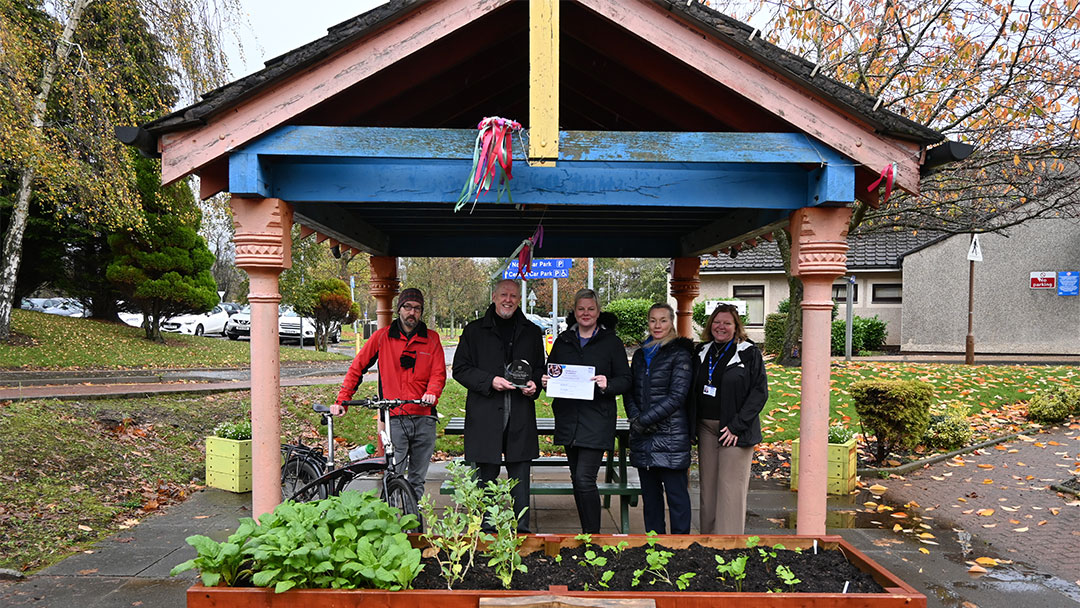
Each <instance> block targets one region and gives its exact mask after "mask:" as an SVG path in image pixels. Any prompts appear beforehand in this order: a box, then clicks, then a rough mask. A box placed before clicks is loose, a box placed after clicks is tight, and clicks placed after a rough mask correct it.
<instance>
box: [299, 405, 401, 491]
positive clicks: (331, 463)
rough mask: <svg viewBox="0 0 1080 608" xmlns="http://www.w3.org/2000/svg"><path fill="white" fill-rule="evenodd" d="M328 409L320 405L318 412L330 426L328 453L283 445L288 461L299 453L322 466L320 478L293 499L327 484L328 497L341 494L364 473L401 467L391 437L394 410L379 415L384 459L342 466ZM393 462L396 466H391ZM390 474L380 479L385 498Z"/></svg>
mask: <svg viewBox="0 0 1080 608" xmlns="http://www.w3.org/2000/svg"><path fill="white" fill-rule="evenodd" d="M323 407H325V406H316V410H315V411H317V412H319V413H320V414H321V415H322V419H323V422H324V423H325V424H326V451H325V453H324V454H320V453H319V452H320V450H319V449H318V448H313V447H309V446H304V445H288V446H283V449H286V450H287V451H288V453H287V454H286V458H288V457H289V456H290V455H292V454H296V453H299V457H301V458H306V459H310V460H312V461H313V463H318V467H319V470H321V471H322V474H321V475H319V477H318V478H317V479H314V480H312V481H311V482H310V483H308V484H307V485H305V486H303V487H301V488H300V489H298V490H296V491H295V492H293V497H295V496H298V495H301V494H304V493H305V492H307V491H309V490H311V489H312V488H315V487H318V486H320V485H325V486H326V488H327V496H336V495H337V494H340V493H341V492H342V491H343V490H344V489H345V488H346V487H347V486H348V485H349V483H350V482H351V481H352V480H353V479H355V478H356V477H357V476H358V475H359V474H361V473H371V472H383V473H385V472H387V471H393V470H394V469H393V466H396V465H397V461H396V459H395V455H394V444H393V441H391V438H390V408H389V407H380V408H379V416H380V418H381V419H382V423H383V424H382V426H383V428H382V430H380V431H379V439H380V441H381V442H382V445H383V453H384V455H383V456H372V457H369V458H362V459H360V460H354V461H352V462H350V463H348V464H346V465H343V466H341V467H338V466H337V465H336V462H335V459H334V416H333V415H331V414H330V413H329V409H326V410H325V411H323V410H322V409H319V408H323ZM390 463H393V466H392V465H391V464H390ZM386 482H387V475H383V476H382V479H381V480H380V485H381V486H382V488H381V489H382V492H383V495H385V494H386V492H387V487H386Z"/></svg>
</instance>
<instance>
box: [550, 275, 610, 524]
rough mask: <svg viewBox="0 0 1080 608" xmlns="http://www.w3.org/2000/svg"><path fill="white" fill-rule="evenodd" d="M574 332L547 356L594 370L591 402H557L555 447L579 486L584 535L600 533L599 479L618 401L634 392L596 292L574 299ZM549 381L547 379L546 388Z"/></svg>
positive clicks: (566, 333) (585, 292) (577, 498)
mask: <svg viewBox="0 0 1080 608" xmlns="http://www.w3.org/2000/svg"><path fill="white" fill-rule="evenodd" d="M571 315H572V317H573V318H572V319H567V321H568V323H569V325H570V327H569V328H568V329H567V330H566V331H564V332H563V333H561V334H559V337H558V339H556V340H555V344H554V345H553V346H552V347H551V354H550V355H548V367H549V369H550V367H551V366H556V367H558V366H559V365H587V366H591V367H593V368H595V375H594V376H593V377H592V380H593V382H594V383H595V387H594V388H593V396H592V399H588V400H586V399H566V398H557V399H555V400H554V402H553V403H552V405H551V409H552V410H553V411H554V413H555V438H554V440H553V441H554V443H555V444H557V445H561V446H563V447H564V448H565V449H566V458H567V461H568V463H569V465H570V479H571V480H572V482H573V485H574V502H575V503H576V504H577V510H578V518H579V519H580V520H581V531H582V532H585V533H588V534H597V533H599V532H600V492H599V490H598V489H597V487H596V477H597V475H598V473H599V471H600V465H601V464H603V460H604V451H605V450H612V449H614V447H615V419H616V418H617V417H618V410H617V404H616V402H615V397H616V395H620V394H622V393H624V392H626V390H627V389H629V388H630V366H629V364H628V363H627V361H626V349H625V348H624V347H623V343H622V341H621V340H619V337H618V336H616V335H615V324H616V323H617V322H618V320H617V319H616V318H615V315H612V314H610V313H601V312H600V304H599V302H598V301H597V298H596V292H594V291H593V290H591V289H582V290H579V291H578V292H577V293H576V294H575V295H574V309H573V311H572V312H571ZM549 379H550V376H548V375H545V376H544V377H543V378H542V381H543V384H544V387H545V388H546V387H547V382H548V380H549Z"/></svg>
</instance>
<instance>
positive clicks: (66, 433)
mask: <svg viewBox="0 0 1080 608" xmlns="http://www.w3.org/2000/svg"><path fill="white" fill-rule="evenodd" d="M75 321H77V320H75ZM135 331H137V330H135ZM115 333H116V332H115V331H113V334H115ZM132 339H133V340H137V339H138V338H137V337H136V338H132ZM191 340H196V339H195V338H192V339H191ZM179 341H180V340H179V339H177V342H179ZM215 342H219V343H221V344H223V345H225V346H233V344H230V343H228V342H222V341H215ZM242 346H244V347H246V346H247V345H246V344H243V345H242ZM285 350H287V351H292V350H296V352H298V353H307V354H308V355H310V354H311V351H300V350H298V349H285ZM768 373H769V381H770V399H769V403H768V406H767V408H766V411H765V412H763V416H762V421H763V425H762V426H763V431H764V435H765V438H766V441H773V442H778V441H784V440H788V439H792V438H794V437H797V435H798V426H799V396H798V394H799V388H798V387H799V370H798V369H785V368H780V367H777V366H772V365H770V366H769V367H768ZM833 376H834V380H833V389H832V390H833V394H832V415H831V417H832V418H833V419H834V420H839V421H841V422H842V423H845V424H849V425H855V426H856V428H858V426H857V424H858V420H857V416H856V414H855V412H854V407H853V406H852V404H851V400H850V397H849V396H848V395H847V386H848V385H849V384H850V383H851V382H853V381H855V380H857V379H860V378H868V377H875V378H918V379H921V380H925V381H927V382H930V383H931V384H933V385H934V386H935V388H936V401H937V403H938V405H939V406H940V405H944V404H948V403H958V404H960V405H962V406H963V407H966V408H967V409H968V411H969V412H970V415H971V418H972V421H973V422H972V424H973V427H974V428H976V430H977V432H976V434H977V436H978V437H977V438H976V440H979V439H980V438H982V437H985V436H996V435H1000V434H1004V433H1008V432H1013V431H1015V430H1018V429H1019V428H1020V426H1021V425H1023V424H1024V421H1023V418H1022V413H1023V402H1024V401H1025V400H1026V399H1027V398H1028V397H1029V396H1030V395H1031V394H1033V393H1035V392H1036V391H1038V390H1040V389H1041V388H1043V387H1048V386H1052V385H1056V384H1061V383H1076V382H1078V370H1077V368H1075V367H1041V366H1040V367H1019V366H1012V367H991V366H975V367H967V366H951V365H930V364H920V365H914V364H906V363H863V362H859V363H848V364H845V363H837V364H834V366H833ZM374 390H375V386H374V383H365V384H364V385H362V386H361V387H360V390H359V391H358V393H357V397H358V398H360V397H364V396H370V395H371V394H372V392H373V391H374ZM336 393H337V387H336V386H316V387H293V388H283V389H282V390H281V401H282V412H283V416H282V433H283V437H284V439H285V440H287V441H289V442H293V441H295V440H296V439H297V438H298V437H299V438H303V440H304V442H305V443H321V441H322V439H321V438H322V433H323V429H322V428H321V427H320V426H319V424H318V420H319V417H318V416H317V415H316V414H314V413H313V412H312V411H311V405H312V404H313V403H329V402H331V401H332V400H333V398H334V396H335V395H336ZM464 404H465V391H464V389H462V387H461V386H460V385H458V384H457V383H456V382H453V381H451V382H449V383H448V385H447V388H446V391H445V392H444V394H443V398H442V400H441V402H440V404H439V412H440V414H442V416H443V418H442V420H441V423H440V428H441V427H442V426H444V425H445V423H446V421H447V420H448V419H449V418H450V417H453V416H461V415H464V409H465V405H464ZM250 411H251V396H250V393H249V392H247V391H235V392H229V393H220V394H216V395H186V394H173V395H157V396H152V397H146V398H140V399H111V400H104V399H103V400H83V401H26V402H0V436H3V437H4V438H5V440H4V441H3V442H0V477H2V479H3V481H4V483H2V484H0V567H7V568H16V569H23V570H36V569H38V568H41V567H43V566H46V565H48V564H50V563H53V562H55V561H58V560H59V559H61V558H63V557H64V556H66V555H68V554H70V553H71V552H73V551H78V550H82V549H85V548H86V547H88V546H89V545H90V544H92V543H93V542H94V541H96V540H98V539H100V538H103V537H105V536H108V535H110V534H112V533H114V532H116V531H117V530H120V529H122V527H123V526H129V527H130V526H132V525H137V521H138V520H139V519H141V518H143V517H147V516H151V515H152V514H153V513H154V512H156V511H157V510H159V509H160V508H161V507H162V506H166V505H167V504H168V503H170V502H174V501H178V500H182V499H183V497H184V496H185V495H186V494H187V493H189V492H190V491H192V490H193V489H195V488H197V487H198V485H197V484H199V483H202V479H203V438H204V437H205V436H206V435H207V434H209V433H210V432H211V430H212V429H213V427H214V426H215V425H216V424H217V423H219V422H221V421H223V420H240V419H243V418H246V417H249V416H250ZM42 412H46V413H47V415H42ZM537 415H538V416H541V417H543V416H550V415H551V408H550V403H549V400H548V399H547V398H546V396H544V395H541V398H540V399H539V400H538V401H537ZM336 428H337V432H338V435H339V437H340V438H341V442H340V443H339V445H338V449H339V451H340V455H341V456H344V455H345V451H346V450H347V449H348V448H349V447H352V445H355V444H356V443H366V442H370V441H374V440H375V425H374V419H373V415H371V414H370V413H369V412H367V411H363V412H360V411H356V410H354V411H352V412H350V413H349V415H347V416H345V417H344V418H342V419H340V420H339V422H338V423H337V425H336ZM436 449H437V450H439V451H440V452H441V454H440V456H442V457H446V456H453V455H459V454H461V452H462V441H461V437H445V436H442V434H441V433H440V437H439V439H438V442H437V444H436ZM559 449H560V448H558V447H557V446H552V445H551V443H550V437H546V438H542V439H541V450H542V451H545V452H550V451H558V450H559Z"/></svg>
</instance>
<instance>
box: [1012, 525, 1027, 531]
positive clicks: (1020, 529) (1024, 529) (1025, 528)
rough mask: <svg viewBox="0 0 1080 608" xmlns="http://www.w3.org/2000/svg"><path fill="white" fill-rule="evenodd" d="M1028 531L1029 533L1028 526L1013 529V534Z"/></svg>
mask: <svg viewBox="0 0 1080 608" xmlns="http://www.w3.org/2000/svg"><path fill="white" fill-rule="evenodd" d="M1027 531H1028V529H1027V526H1024V527H1023V528H1013V532H1027Z"/></svg>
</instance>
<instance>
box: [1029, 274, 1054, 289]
mask: <svg viewBox="0 0 1080 608" xmlns="http://www.w3.org/2000/svg"><path fill="white" fill-rule="evenodd" d="M1031 288H1032V289H1057V273H1056V272H1033V273H1031Z"/></svg>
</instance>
